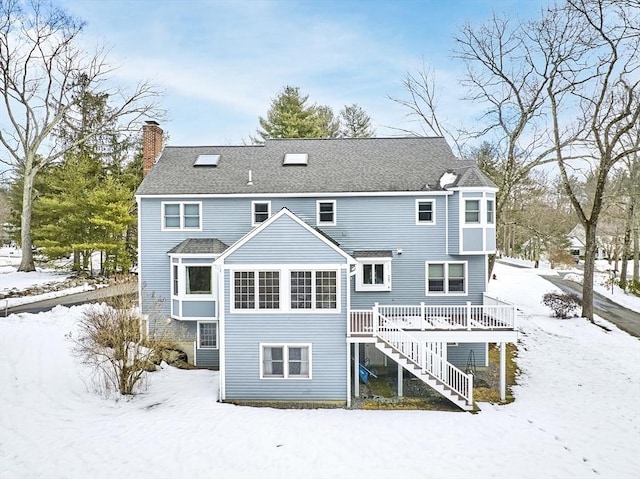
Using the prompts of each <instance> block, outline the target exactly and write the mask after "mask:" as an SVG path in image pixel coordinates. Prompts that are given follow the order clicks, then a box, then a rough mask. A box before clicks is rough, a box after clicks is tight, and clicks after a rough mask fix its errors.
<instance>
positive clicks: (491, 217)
mask: <svg viewBox="0 0 640 479" xmlns="http://www.w3.org/2000/svg"><path fill="white" fill-rule="evenodd" d="M494 205H495V203H494V201H493V200H487V224H489V225H492V224H493V223H494V222H495V211H494Z"/></svg>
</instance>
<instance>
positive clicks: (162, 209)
mask: <svg viewBox="0 0 640 479" xmlns="http://www.w3.org/2000/svg"><path fill="white" fill-rule="evenodd" d="M176 204H177V205H180V226H179V227H175V228H173V227H170V228H167V227H166V226H165V221H164V220H165V207H166V205H176ZM185 205H198V218H199V221H198V227H197V228H193V227H185V225H184V217H185V214H184V207H185ZM202 223H203V218H202V201H163V202H162V203H161V204H160V225H161V228H160V229H161V231H202Z"/></svg>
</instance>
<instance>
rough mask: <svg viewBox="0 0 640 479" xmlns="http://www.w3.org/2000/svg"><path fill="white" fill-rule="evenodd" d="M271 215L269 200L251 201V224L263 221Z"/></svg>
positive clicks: (255, 224)
mask: <svg viewBox="0 0 640 479" xmlns="http://www.w3.org/2000/svg"><path fill="white" fill-rule="evenodd" d="M269 216H271V201H252V202H251V226H258V225H259V224H260V223H264V222H265V221H267V220H268V219H269Z"/></svg>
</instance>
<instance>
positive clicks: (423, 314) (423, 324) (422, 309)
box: [420, 301, 427, 331]
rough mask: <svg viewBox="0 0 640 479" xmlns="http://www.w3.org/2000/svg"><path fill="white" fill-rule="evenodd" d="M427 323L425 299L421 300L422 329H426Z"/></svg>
mask: <svg viewBox="0 0 640 479" xmlns="http://www.w3.org/2000/svg"><path fill="white" fill-rule="evenodd" d="M426 324H427V312H426V310H425V306H424V301H420V329H422V331H424V329H425V326H426Z"/></svg>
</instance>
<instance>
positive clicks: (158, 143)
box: [142, 120, 163, 176]
mask: <svg viewBox="0 0 640 479" xmlns="http://www.w3.org/2000/svg"><path fill="white" fill-rule="evenodd" d="M162 133H163V131H162V128H160V126H159V125H158V123H157V122H155V121H153V120H150V121H145V122H144V125H142V176H147V173H149V171H151V168H153V164H154V163H155V161H156V159H157V158H158V155H159V154H160V152H161V151H162Z"/></svg>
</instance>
